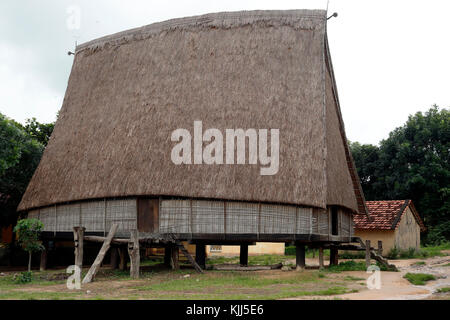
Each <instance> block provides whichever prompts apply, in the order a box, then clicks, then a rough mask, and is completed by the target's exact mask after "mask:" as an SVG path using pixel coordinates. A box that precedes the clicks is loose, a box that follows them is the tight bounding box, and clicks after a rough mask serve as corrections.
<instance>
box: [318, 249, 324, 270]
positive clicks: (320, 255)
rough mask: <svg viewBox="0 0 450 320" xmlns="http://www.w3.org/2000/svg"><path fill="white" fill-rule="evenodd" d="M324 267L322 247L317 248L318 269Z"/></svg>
mask: <svg viewBox="0 0 450 320" xmlns="http://www.w3.org/2000/svg"><path fill="white" fill-rule="evenodd" d="M323 268H324V263H323V247H320V248H319V269H323Z"/></svg>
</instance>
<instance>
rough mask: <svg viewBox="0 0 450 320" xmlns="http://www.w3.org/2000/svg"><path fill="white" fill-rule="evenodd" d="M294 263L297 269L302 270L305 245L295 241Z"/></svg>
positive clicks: (304, 264)
mask: <svg viewBox="0 0 450 320" xmlns="http://www.w3.org/2000/svg"><path fill="white" fill-rule="evenodd" d="M295 264H296V269H297V270H304V269H305V266H306V263H305V245H304V244H300V243H297V244H296V245H295Z"/></svg>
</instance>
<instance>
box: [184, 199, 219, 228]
mask: <svg viewBox="0 0 450 320" xmlns="http://www.w3.org/2000/svg"><path fill="white" fill-rule="evenodd" d="M224 212H225V211H224V202H223V201H197V200H193V201H192V232H193V233H225V228H224V226H225V220H224V217H225V216H224Z"/></svg>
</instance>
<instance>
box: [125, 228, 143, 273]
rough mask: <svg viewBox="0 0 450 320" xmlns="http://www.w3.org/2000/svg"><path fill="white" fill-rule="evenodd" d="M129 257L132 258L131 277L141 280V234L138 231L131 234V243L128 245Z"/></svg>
mask: <svg viewBox="0 0 450 320" xmlns="http://www.w3.org/2000/svg"><path fill="white" fill-rule="evenodd" d="M128 255H129V256H130V261H131V262H130V277H131V278H133V279H138V278H139V267H140V264H141V256H140V254H139V234H138V231H137V230H132V231H131V233H130V242H129V243H128Z"/></svg>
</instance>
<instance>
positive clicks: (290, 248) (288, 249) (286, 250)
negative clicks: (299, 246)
mask: <svg viewBox="0 0 450 320" xmlns="http://www.w3.org/2000/svg"><path fill="white" fill-rule="evenodd" d="M284 254H285V255H286V256H295V246H286V247H285V248H284Z"/></svg>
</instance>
